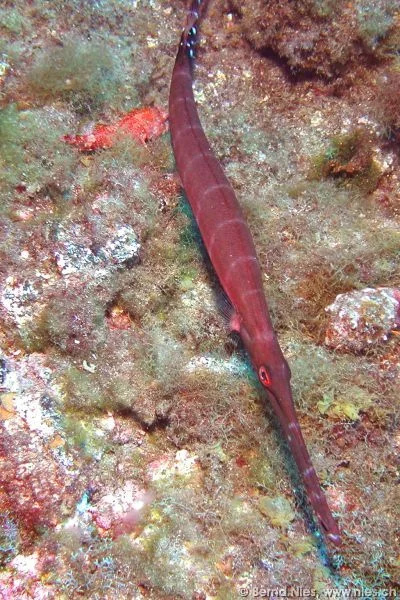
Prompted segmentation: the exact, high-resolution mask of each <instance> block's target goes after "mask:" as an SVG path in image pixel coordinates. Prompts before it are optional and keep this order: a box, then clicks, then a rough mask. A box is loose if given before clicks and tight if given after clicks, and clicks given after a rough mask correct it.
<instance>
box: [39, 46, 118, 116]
mask: <svg viewBox="0 0 400 600" xmlns="http://www.w3.org/2000/svg"><path fill="white" fill-rule="evenodd" d="M27 84H28V86H29V88H30V89H31V91H32V92H33V93H34V94H35V96H36V97H38V98H41V99H42V100H43V101H44V102H50V101H52V100H57V99H63V100H65V101H67V102H70V103H71V104H72V106H73V108H74V110H76V111H77V112H79V113H82V114H85V113H88V112H91V111H93V110H98V109H100V108H101V107H103V106H104V105H105V104H106V103H107V104H109V103H111V102H112V101H113V99H115V97H116V96H118V88H119V87H120V86H121V85H122V75H121V73H120V72H119V69H118V63H117V61H116V59H115V57H114V56H113V55H112V54H111V53H110V51H109V50H108V48H107V47H105V46H104V45H102V44H100V42H97V43H96V42H90V43H89V42H84V41H80V40H74V41H72V40H69V41H67V42H65V44H63V46H61V47H54V48H50V49H48V50H46V51H44V52H42V54H39V55H38V56H37V58H36V60H35V63H34V65H33V66H32V68H31V70H30V71H29V73H28V76H27Z"/></svg>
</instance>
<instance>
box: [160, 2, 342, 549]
mask: <svg viewBox="0 0 400 600" xmlns="http://www.w3.org/2000/svg"><path fill="white" fill-rule="evenodd" d="M206 3H207V0H206V1H203V2H202V1H201V0H193V2H192V5H191V7H190V10H189V12H188V15H187V20H186V24H185V27H184V29H183V32H182V36H181V40H180V44H179V49H178V53H177V57H176V61H175V66H174V69H173V73H172V81H171V88H170V96H169V124H170V131H171V140H172V147H173V151H174V155H175V160H176V165H177V169H178V172H179V174H180V177H181V180H182V185H183V188H184V190H185V193H186V196H187V198H188V200H189V203H190V205H191V207H192V211H193V214H194V217H195V219H196V221H197V225H198V227H199V230H200V233H201V235H202V238H203V241H204V245H205V247H206V249H207V252H208V254H209V257H210V260H211V262H212V264H213V267H214V269H215V272H216V274H217V276H218V278H219V280H220V283H221V285H222V287H223V289H224V290H225V293H226V294H227V296H228V298H229V300H230V302H231V304H232V306H233V310H234V314H233V318H232V321H231V325H232V329H234V330H236V331H238V332H239V333H240V335H241V337H242V340H243V342H244V345H245V347H246V349H247V351H248V353H249V355H250V358H251V361H252V364H253V367H254V369H255V371H256V373H257V374H258V378H259V380H260V382H261V384H262V385H263V387H264V388H265V389H266V390H267V392H268V396H269V399H270V402H271V404H272V407H273V409H274V411H275V413H276V415H277V417H278V420H279V422H280V424H281V427H282V429H283V431H284V433H285V436H286V439H287V441H288V444H289V447H290V449H291V452H292V454H293V457H294V459H295V461H296V464H297V467H298V469H299V471H300V473H301V476H302V479H303V482H304V487H305V490H306V493H307V497H308V499H309V502H310V504H311V506H312V507H313V510H314V512H315V514H316V516H317V519H318V522H319V524H320V527H321V530H322V531H323V533H324V534H325V536H326V538H328V539H329V540H331V541H332V542H333V543H334V544H340V543H341V538H340V532H339V529H338V526H337V524H336V521H335V520H334V518H333V516H332V514H331V511H330V509H329V507H328V504H327V501H326V498H325V494H324V492H323V491H322V489H321V486H320V483H319V480H318V477H317V474H316V472H315V470H314V467H313V466H312V463H311V459H310V456H309V454H308V451H307V448H306V445H305V442H304V439H303V435H302V433H301V430H300V425H299V422H298V420H297V416H296V412H295V408H294V404H293V399H292V392H291V387H290V369H289V366H288V364H287V362H286V360H285V358H284V356H283V354H282V351H281V348H280V346H279V343H278V340H277V337H276V335H275V332H274V329H273V325H272V322H271V318H270V315H269V312H268V307H267V303H266V299H265V295H264V291H263V285H262V278H261V269H260V266H259V263H258V259H257V255H256V250H255V247H254V243H253V239H252V236H251V233H250V230H249V228H248V225H247V223H246V220H245V218H244V215H243V212H242V209H241V207H240V205H239V203H238V201H237V199H236V196H235V193H234V191H233V189H232V186H231V184H230V183H229V181H228V179H227V178H226V176H225V174H224V172H223V170H222V167H221V165H220V163H219V162H218V160H217V158H216V157H215V155H214V153H213V151H212V149H211V147H210V145H209V143H208V140H207V138H206V136H205V134H204V131H203V128H202V126H201V123H200V120H199V116H198V113H197V109H196V105H195V101H194V96H193V89H192V62H193V57H194V48H195V43H196V36H197V28H198V22H199V20H200V19H201V16H202V14H203V13H204V11H205V7H206Z"/></svg>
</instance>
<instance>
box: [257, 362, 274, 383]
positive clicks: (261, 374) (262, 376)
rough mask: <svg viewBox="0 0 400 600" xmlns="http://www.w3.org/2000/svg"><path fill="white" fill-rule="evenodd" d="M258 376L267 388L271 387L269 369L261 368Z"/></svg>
mask: <svg viewBox="0 0 400 600" xmlns="http://www.w3.org/2000/svg"><path fill="white" fill-rule="evenodd" d="M258 376H259V378H260V381H261V383H262V384H263V385H264V386H265V387H268V386H270V385H271V383H272V382H271V377H270V374H269V373H268V371H267V368H266V367H264V366H261V367H260V368H259V369H258Z"/></svg>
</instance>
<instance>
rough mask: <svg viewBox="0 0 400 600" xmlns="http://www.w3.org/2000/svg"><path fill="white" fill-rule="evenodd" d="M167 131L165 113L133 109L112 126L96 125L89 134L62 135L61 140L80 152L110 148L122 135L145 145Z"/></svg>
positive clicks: (149, 108) (152, 107)
mask: <svg viewBox="0 0 400 600" xmlns="http://www.w3.org/2000/svg"><path fill="white" fill-rule="evenodd" d="M167 129H168V124H167V113H166V112H165V111H164V110H162V109H161V108H157V106H145V107H144V108H134V109H133V110H131V111H130V112H128V113H127V114H126V115H124V116H123V117H122V118H121V119H119V121H117V122H116V123H113V124H112V125H96V126H95V127H94V129H93V131H92V132H91V133H86V134H83V135H64V137H63V140H64V142H67V143H68V144H71V146H76V147H77V148H78V149H79V150H81V152H85V151H86V152H87V151H89V150H99V149H102V148H111V146H113V145H114V143H115V141H116V140H118V139H119V137H121V136H122V135H126V136H128V137H131V138H134V139H135V140H137V141H138V142H141V143H142V144H145V143H146V142H148V141H149V140H151V139H153V138H156V137H158V136H159V135H161V134H162V133H164V132H165V131H167Z"/></svg>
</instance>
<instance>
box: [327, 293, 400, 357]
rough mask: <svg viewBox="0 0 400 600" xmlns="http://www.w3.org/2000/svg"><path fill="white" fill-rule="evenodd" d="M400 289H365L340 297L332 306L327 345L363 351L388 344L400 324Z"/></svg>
mask: <svg viewBox="0 0 400 600" xmlns="http://www.w3.org/2000/svg"><path fill="white" fill-rule="evenodd" d="M399 302H400V290H398V289H393V288H385V287H382V288H376V289H375V288H365V289H363V290H356V291H354V292H349V293H347V294H339V295H338V296H337V297H336V299H335V301H334V302H333V303H332V304H331V305H330V306H328V307H326V309H325V310H326V312H327V313H329V316H330V318H329V323H328V327H327V329H326V333H325V344H326V345H327V346H329V347H330V348H334V349H341V350H348V351H350V352H363V351H365V350H367V349H368V348H369V347H370V346H372V345H375V344H380V343H382V342H385V341H386V340H387V339H388V337H389V335H390V333H391V331H392V330H393V329H396V328H397V327H399V325H400V312H399V311H400V306H399Z"/></svg>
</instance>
